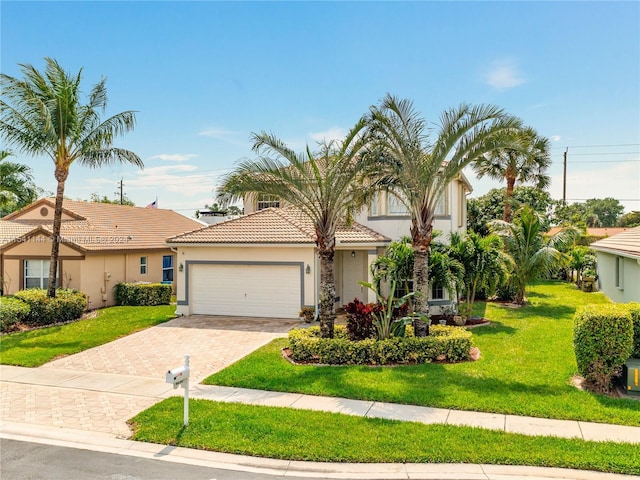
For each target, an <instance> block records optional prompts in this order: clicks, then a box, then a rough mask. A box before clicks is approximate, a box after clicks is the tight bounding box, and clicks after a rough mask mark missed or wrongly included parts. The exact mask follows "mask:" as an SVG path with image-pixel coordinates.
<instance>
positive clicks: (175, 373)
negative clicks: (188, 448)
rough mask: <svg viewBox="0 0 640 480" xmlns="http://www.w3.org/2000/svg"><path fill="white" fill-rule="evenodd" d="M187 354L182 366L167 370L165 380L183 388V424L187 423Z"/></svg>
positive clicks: (188, 369)
mask: <svg viewBox="0 0 640 480" xmlns="http://www.w3.org/2000/svg"><path fill="white" fill-rule="evenodd" d="M189 372H190V368H189V355H185V356H184V366H182V367H178V368H174V369H173V370H169V371H168V372H167V377H166V382H167V383H171V384H173V388H174V389H176V388H178V387H179V386H182V388H183V389H184V426H185V427H186V426H187V425H189Z"/></svg>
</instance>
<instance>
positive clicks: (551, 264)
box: [491, 205, 577, 304]
mask: <svg viewBox="0 0 640 480" xmlns="http://www.w3.org/2000/svg"><path fill="white" fill-rule="evenodd" d="M491 228H492V230H493V231H494V232H495V233H496V234H497V235H499V236H500V237H502V240H503V242H504V245H505V250H506V252H507V253H508V254H509V255H510V256H511V258H512V260H513V262H512V268H513V270H512V273H511V281H512V282H513V284H514V286H515V287H516V295H515V299H514V302H515V303H519V304H524V303H525V289H526V287H527V285H528V284H529V283H531V282H532V281H534V280H536V279H538V278H540V277H542V276H543V275H548V274H550V273H552V272H553V271H554V269H555V268H556V267H557V266H560V265H561V264H562V262H563V260H564V256H563V253H562V250H563V249H564V248H566V246H567V245H570V244H572V243H573V241H574V239H575V237H576V235H577V230H576V229H575V228H571V227H568V228H564V229H563V230H561V231H560V232H558V233H556V234H555V235H553V236H552V237H550V238H548V239H547V238H545V237H544V235H543V232H544V230H543V228H542V219H541V218H540V214H539V213H538V212H536V211H535V210H533V208H531V207H529V206H528V205H525V206H523V207H521V208H520V209H519V210H518V211H517V212H516V215H515V218H514V220H513V223H507V222H504V221H502V220H494V221H493V222H492V223H491Z"/></svg>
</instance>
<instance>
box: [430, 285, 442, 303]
mask: <svg viewBox="0 0 640 480" xmlns="http://www.w3.org/2000/svg"><path fill="white" fill-rule="evenodd" d="M431 299H432V300H443V299H444V288H442V286H441V285H436V284H433V285H432V286H431Z"/></svg>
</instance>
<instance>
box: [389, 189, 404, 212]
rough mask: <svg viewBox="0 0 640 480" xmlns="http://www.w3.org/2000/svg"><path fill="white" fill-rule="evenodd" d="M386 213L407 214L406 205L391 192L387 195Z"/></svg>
mask: <svg viewBox="0 0 640 480" xmlns="http://www.w3.org/2000/svg"><path fill="white" fill-rule="evenodd" d="M387 213H388V214H389V215H408V213H409V212H408V211H407V207H406V205H405V204H404V203H402V200H400V198H398V197H397V196H396V195H394V194H393V193H389V194H388V195H387Z"/></svg>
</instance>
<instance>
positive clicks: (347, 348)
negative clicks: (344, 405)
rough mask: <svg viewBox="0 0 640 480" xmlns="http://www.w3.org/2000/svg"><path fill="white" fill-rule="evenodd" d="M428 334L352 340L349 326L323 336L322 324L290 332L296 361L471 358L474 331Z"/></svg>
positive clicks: (398, 361)
mask: <svg viewBox="0 0 640 480" xmlns="http://www.w3.org/2000/svg"><path fill="white" fill-rule="evenodd" d="M429 331H430V335H429V336H427V337H415V336H413V335H407V336H405V337H391V338H389V339H388V340H375V339H373V338H367V339H364V340H359V341H352V340H349V336H348V332H347V329H346V327H344V326H341V325H337V326H336V327H335V333H334V338H321V337H320V327H317V326H316V327H311V328H302V329H300V328H298V329H294V330H291V331H290V332H289V351H290V352H291V358H292V359H293V360H295V361H297V362H306V363H322V364H329V365H389V364H416V363H430V362H433V361H442V362H460V361H466V360H469V355H470V350H471V348H472V346H473V345H472V341H471V332H468V331H467V330H465V329H462V328H455V327H448V326H439V325H438V326H433V327H431V328H430V330H429Z"/></svg>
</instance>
